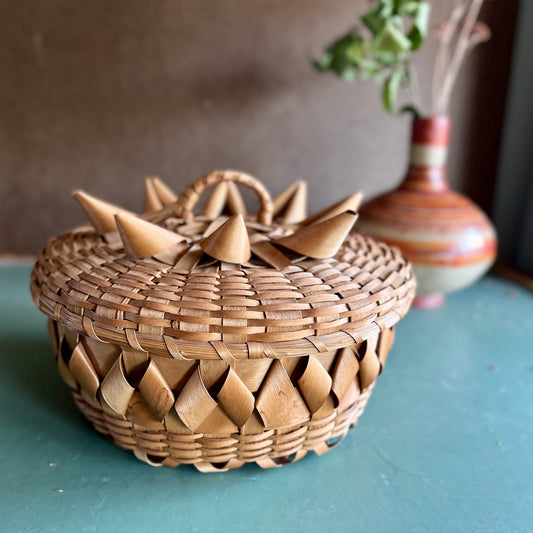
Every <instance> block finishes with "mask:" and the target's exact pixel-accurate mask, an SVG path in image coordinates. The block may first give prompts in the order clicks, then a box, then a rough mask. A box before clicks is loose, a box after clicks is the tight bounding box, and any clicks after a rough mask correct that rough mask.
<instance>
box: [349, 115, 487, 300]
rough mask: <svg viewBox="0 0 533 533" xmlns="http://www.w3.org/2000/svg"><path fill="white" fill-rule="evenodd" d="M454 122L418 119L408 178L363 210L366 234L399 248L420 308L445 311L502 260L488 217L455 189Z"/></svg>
mask: <svg viewBox="0 0 533 533" xmlns="http://www.w3.org/2000/svg"><path fill="white" fill-rule="evenodd" d="M450 127H451V121H450V118H449V117H447V116H434V117H427V118H414V120H413V128H412V137H411V152H410V162H409V168H408V170H407V175H406V176H405V178H404V180H403V182H402V183H401V184H400V186H399V187H398V188H397V189H395V190H393V191H391V192H388V193H385V194H382V195H381V196H378V197H377V198H375V199H373V200H371V201H370V202H368V203H367V204H366V205H364V206H363V207H362V208H361V210H360V219H359V224H358V229H359V231H361V232H362V233H366V234H369V235H371V236H373V237H376V238H378V239H381V240H383V241H385V242H387V243H388V244H392V245H396V246H398V247H399V248H400V249H401V251H402V252H403V254H404V255H405V257H406V258H407V259H409V260H410V261H411V263H412V264H413V267H414V271H415V274H416V277H417V280H418V289H417V298H416V299H415V302H414V305H416V306H418V307H423V308H433V307H439V306H441V305H443V304H444V301H445V295H446V294H448V293H451V292H454V291H457V290H460V289H463V288H465V287H467V286H468V285H470V284H472V283H474V282H475V281H476V280H477V279H479V278H480V277H481V276H482V275H483V274H484V273H485V272H486V271H487V270H488V269H489V268H490V266H491V265H492V263H493V262H494V259H495V257H496V245H497V243H496V234H495V231H494V228H493V226H492V224H491V222H490V221H489V219H488V218H487V216H486V215H485V214H484V213H483V211H482V210H481V209H480V208H479V207H478V206H477V205H476V204H474V203H473V202H472V201H471V200H469V199H468V198H466V197H465V196H463V195H461V194H458V193H456V192H454V191H452V190H451V189H450V186H449V184H448V181H447V177H446V161H447V152H448V145H449V138H450Z"/></svg>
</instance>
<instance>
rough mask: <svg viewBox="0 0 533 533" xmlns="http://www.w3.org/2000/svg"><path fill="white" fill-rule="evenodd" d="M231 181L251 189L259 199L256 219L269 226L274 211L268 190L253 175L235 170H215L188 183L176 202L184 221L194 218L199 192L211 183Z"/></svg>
mask: <svg viewBox="0 0 533 533" xmlns="http://www.w3.org/2000/svg"><path fill="white" fill-rule="evenodd" d="M225 181H226V182H228V181H232V182H234V183H239V184H241V185H246V186H247V187H249V188H250V189H252V190H253V191H254V192H255V193H256V194H257V196H258V197H259V201H260V204H261V205H260V208H259V213H258V214H257V220H258V222H259V223H261V224H265V225H267V226H269V225H270V224H272V215H273V212H274V206H273V204H272V198H271V197H270V194H269V192H268V191H267V190H266V188H265V187H264V186H263V185H262V183H261V182H260V181H258V180H257V179H256V178H254V177H253V176H250V175H249V174H245V173H244V172H239V171H237V170H215V171H213V172H210V173H209V174H206V175H205V176H203V177H201V178H200V179H198V180H196V181H195V182H194V183H193V184H192V185H190V186H189V187H188V188H187V189H186V190H185V191H184V192H183V193H182V194H180V196H179V198H178V200H177V204H178V206H179V207H180V208H181V211H182V212H181V216H182V217H183V219H184V220H185V221H186V222H191V221H192V219H193V218H194V215H193V209H194V207H195V206H196V204H197V203H198V200H199V199H200V196H201V194H202V193H203V192H204V190H205V189H207V188H208V187H210V186H211V185H216V184H217V183H221V182H225Z"/></svg>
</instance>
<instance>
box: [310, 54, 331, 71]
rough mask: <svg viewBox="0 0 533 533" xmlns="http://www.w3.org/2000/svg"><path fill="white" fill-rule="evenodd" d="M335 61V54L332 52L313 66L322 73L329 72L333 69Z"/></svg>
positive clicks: (323, 56)
mask: <svg viewBox="0 0 533 533" xmlns="http://www.w3.org/2000/svg"><path fill="white" fill-rule="evenodd" d="M332 60H333V54H332V53H331V52H324V54H323V55H322V57H321V58H320V59H317V60H316V61H314V62H313V65H314V66H315V68H316V69H317V70H320V71H321V72H323V71H325V70H329V69H330V68H331V61H332Z"/></svg>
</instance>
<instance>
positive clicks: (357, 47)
mask: <svg viewBox="0 0 533 533" xmlns="http://www.w3.org/2000/svg"><path fill="white" fill-rule="evenodd" d="M365 51H366V46H365V41H364V39H363V38H361V37H354V38H353V39H352V40H351V42H349V43H348V44H347V46H346V48H345V50H344V52H345V54H346V57H347V58H348V59H349V60H350V61H351V62H352V63H355V64H357V63H359V62H360V61H361V60H362V59H363V57H364V55H365Z"/></svg>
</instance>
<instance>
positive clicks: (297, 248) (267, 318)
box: [32, 171, 415, 359]
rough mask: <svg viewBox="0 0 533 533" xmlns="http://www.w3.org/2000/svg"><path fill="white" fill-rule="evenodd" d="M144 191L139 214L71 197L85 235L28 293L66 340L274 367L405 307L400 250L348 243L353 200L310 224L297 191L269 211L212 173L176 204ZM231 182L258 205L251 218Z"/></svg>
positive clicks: (57, 243) (409, 286)
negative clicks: (75, 336) (82, 216)
mask: <svg viewBox="0 0 533 533" xmlns="http://www.w3.org/2000/svg"><path fill="white" fill-rule="evenodd" d="M146 183H147V196H146V208H147V209H148V210H147V211H146V212H145V213H144V214H143V215H140V216H136V215H134V214H132V213H129V212H126V211H125V210H124V209H122V208H120V207H117V206H114V205H112V204H108V203H106V202H103V201H101V200H97V199H96V198H93V197H91V196H89V195H87V194H85V193H75V195H76V197H77V199H78V201H79V202H80V204H81V205H82V207H83V208H84V210H85V212H86V213H87V215H88V218H89V220H90V221H91V223H92V227H84V228H78V229H75V230H73V231H72V232H70V233H68V234H66V235H64V236H62V237H58V238H55V239H52V240H51V241H50V242H49V243H48V245H47V247H46V248H45V249H44V250H43V252H42V253H41V254H40V256H39V258H38V260H37V263H36V266H35V268H34V271H33V274H32V295H33V297H34V300H35V302H36V303H37V305H38V306H39V308H40V309H41V310H42V311H43V312H44V313H46V314H47V315H48V316H49V317H51V318H52V319H55V320H57V321H58V322H59V323H61V324H63V325H64V326H65V327H67V328H68V329H70V330H73V331H75V332H77V333H82V334H85V335H88V336H90V337H92V338H95V339H99V340H101V341H103V342H108V343H113V344H119V345H122V346H124V347H126V349H127V348H128V347H130V348H131V349H135V350H142V351H148V352H151V353H155V354H160V355H168V356H171V357H174V358H181V359H219V358H222V359H240V358H264V357H272V358H273V357H287V356H299V355H305V354H310V353H313V352H325V351H329V350H334V349H338V348H341V347H344V346H348V345H350V344H353V343H354V342H361V341H363V340H365V339H366V338H368V337H370V336H372V335H374V334H376V333H377V332H379V331H380V330H381V329H384V328H389V327H391V326H393V325H394V324H395V323H396V322H397V321H398V320H399V319H400V317H401V316H403V315H404V314H405V313H406V312H407V310H408V308H409V305H410V303H411V300H412V298H413V296H414V289H415V282H414V278H413V275H412V271H411V268H410V266H409V265H408V263H407V262H406V261H405V260H404V259H403V257H402V256H401V255H400V253H399V252H398V251H397V250H396V249H391V248H389V247H388V246H386V245H385V244H383V243H377V242H375V241H373V240H372V239H370V238H366V237H362V236H360V235H358V234H356V233H352V234H351V235H350V234H349V233H350V230H351V228H352V226H353V224H354V222H355V220H356V218H357V215H356V214H355V212H354V211H355V210H356V208H357V205H356V204H358V202H359V201H360V197H359V196H357V195H353V196H352V197H349V198H348V199H346V200H345V201H343V202H339V203H338V204H336V205H334V206H332V207H331V208H329V209H327V210H324V211H322V212H321V213H318V214H316V215H314V216H311V217H308V218H305V214H304V213H303V210H304V209H305V194H303V193H302V191H304V190H305V186H304V185H302V183H301V182H298V183H296V184H295V185H293V186H292V187H291V188H289V189H288V190H287V191H284V192H283V193H282V194H281V195H279V196H278V197H277V198H275V199H274V201H272V200H271V198H270V195H269V194H268V192H267V191H266V189H265V188H264V187H263V186H262V185H261V184H260V183H259V182H258V181H256V180H255V179H254V178H252V177H251V176H249V175H246V174H242V173H238V172H234V171H217V172H213V173H211V174H208V175H207V176H204V177H203V178H201V179H200V180H198V181H197V182H195V183H194V184H193V185H192V186H191V187H189V188H188V189H187V190H186V191H185V192H184V193H183V194H182V195H180V196H179V197H177V196H176V195H174V194H173V193H172V191H170V189H168V188H167V187H166V186H165V185H164V184H163V183H162V182H161V181H160V180H158V179H154V178H151V179H148V180H147V182H146ZM236 183H240V184H243V185H246V186H249V187H251V188H252V189H253V190H254V191H255V192H256V193H257V195H258V196H259V200H260V204H261V207H260V211H259V213H258V214H257V215H256V216H249V215H247V214H246V211H245V207H244V203H243V202H242V198H241V197H240V194H239V193H238V190H237V188H236V186H235V184H236ZM213 184H216V185H217V186H216V188H215V190H214V192H213V195H212V196H211V198H210V199H209V200H208V201H207V203H206V205H205V206H204V213H203V214H202V215H194V214H193V208H194V206H195V204H196V203H197V201H198V199H199V196H200V195H201V193H202V191H203V190H204V189H205V188H206V187H208V186H210V185H213ZM350 207H352V210H346V209H347V208H348V209H349V208H350ZM224 208H227V209H229V213H230V216H224V215H223V214H222V213H223V210H224ZM273 217H274V218H275V219H276V221H275V222H272V219H273Z"/></svg>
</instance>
